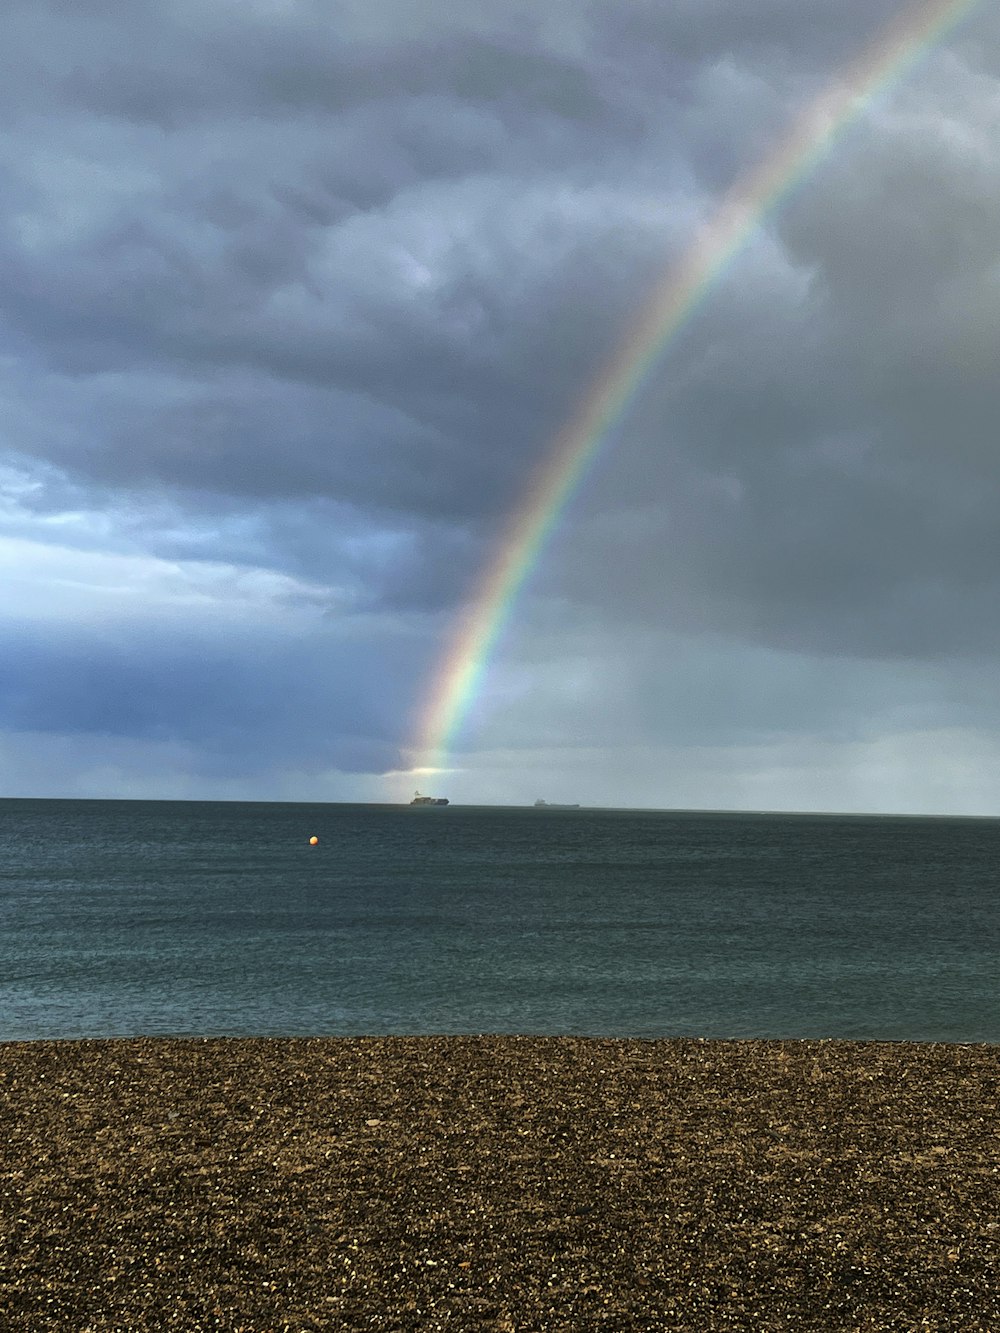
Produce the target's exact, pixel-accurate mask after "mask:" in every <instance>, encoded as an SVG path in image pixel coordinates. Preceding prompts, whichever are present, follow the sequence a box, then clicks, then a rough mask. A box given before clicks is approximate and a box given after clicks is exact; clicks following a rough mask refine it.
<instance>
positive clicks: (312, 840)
mask: <svg viewBox="0 0 1000 1333" xmlns="http://www.w3.org/2000/svg"><path fill="white" fill-rule="evenodd" d="M318 842H319V838H317V837H316V834H315V833H314V834H313V835H312V837H311V838H310V839H309V846H310V847H315V846H316V844H317V843H318Z"/></svg>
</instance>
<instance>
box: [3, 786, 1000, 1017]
mask: <svg viewBox="0 0 1000 1333" xmlns="http://www.w3.org/2000/svg"><path fill="white" fill-rule="evenodd" d="M312 834H315V835H317V836H318V837H319V839H320V842H319V845H318V846H317V847H315V848H312V847H310V846H309V844H308V839H309V837H310V835H312ZM998 866H1000V820H985V819H964V820H963V819H924V818H899V817H877V818H866V817H846V816H825V815H824V816H820V815H816V816H809V815H774V814H764V815H751V814H703V813H684V812H682V813H667V812H664V813H660V812H644V811H616V810H604V811H600V810H580V811H569V810H567V811H562V810H534V809H513V808H509V809H495V808H477V807H460V806H459V807H456V806H451V807H449V808H448V809H445V810H414V809H410V808H409V807H406V806H374V805H367V806H365V805H291V804H251V803H247V804H241V803H209V802H205V803H200V802H153V801H134V802H133V801H31V800H6V801H0V1039H3V1040H24V1039H29V1038H40V1037H48V1038H60V1037H106V1036H137V1035H154V1034H173V1035H338V1034H339V1035H356V1034H365V1033H367V1034H384V1033H400V1034H402V1033H411V1034H412V1033H476V1032H519V1033H538V1034H559V1033H562V1034H577V1035H609V1036H636V1037H662V1036H691V1035H696V1036H705V1037H850V1038H871V1039H876V1038H877V1039H902V1040H919V1041H986V1042H1000V889H998V883H997V879H998V874H997V872H998Z"/></svg>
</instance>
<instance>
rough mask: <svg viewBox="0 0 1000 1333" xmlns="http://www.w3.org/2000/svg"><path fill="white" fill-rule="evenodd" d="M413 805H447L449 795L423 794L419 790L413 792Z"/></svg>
mask: <svg viewBox="0 0 1000 1333" xmlns="http://www.w3.org/2000/svg"><path fill="white" fill-rule="evenodd" d="M410 804H411V805H447V804H448V798H447V796H421V795H420V793H419V792H418V791H415V792H414V793H413V800H412V801H411V802H410Z"/></svg>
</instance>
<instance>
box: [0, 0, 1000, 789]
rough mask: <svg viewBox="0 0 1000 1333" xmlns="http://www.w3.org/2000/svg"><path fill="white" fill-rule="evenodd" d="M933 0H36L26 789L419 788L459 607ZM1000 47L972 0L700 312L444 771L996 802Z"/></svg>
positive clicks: (11, 710) (6, 490) (28, 149)
mask: <svg viewBox="0 0 1000 1333" xmlns="http://www.w3.org/2000/svg"><path fill="white" fill-rule="evenodd" d="M918 8H919V7H918V6H915V5H903V4H900V3H898V2H896V0H892V2H890V0H878V3H872V0H867V2H866V3H864V4H862V3H860V0H858V3H854V0H851V2H850V3H846V4H842V5H839V6H836V7H835V9H831V7H830V6H828V5H825V4H820V3H819V2H818V0H794V3H793V0H753V2H752V3H749V4H748V3H745V0H713V2H712V3H704V0H699V2H698V3H680V4H672V5H669V6H664V5H662V4H658V3H652V2H651V0H650V3H646V2H645V0H637V3H634V4H629V5H627V6H625V7H622V6H621V5H617V4H614V3H611V0H589V2H588V3H585V4H581V3H578V2H577V0H573V2H572V3H571V2H570V0H554V2H553V3H549V4H546V5H544V6H538V5H536V4H534V3H528V0H494V2H491V3H477V2H476V0H472V2H471V3H469V4H465V5H462V6H455V5H453V4H450V3H449V4H445V3H443V0H442V2H441V3H438V2H437V0H376V2H375V3H373V4H367V5H363V4H360V3H348V2H347V0H345V2H344V3H338V4H334V5H325V4H324V5H320V4H319V3H308V2H307V0H259V2H257V3H241V4H236V3H231V2H230V0H199V3H193V2H184V0H164V2H163V3H156V4H154V3H152V2H151V0H150V2H148V3H147V0H136V3H133V4H130V5H128V6H126V7H124V8H123V7H122V6H120V5H111V4H109V3H103V2H102V0H86V2H81V0H74V2H73V3H70V2H69V0H65V2H64V3H55V2H54V0H49V3H42V4H37V3H32V4H28V3H13V4H11V5H10V6H9V7H8V18H9V22H8V39H7V41H6V42H5V44H4V49H3V51H2V53H0V65H2V67H3V69H2V72H3V78H2V79H0V117H2V133H0V147H2V155H0V186H2V197H3V202H4V207H3V210H2V215H0V357H2V359H3V367H4V372H5V373H4V376H3V381H2V407H3V419H4V421H5V423H6V429H5V431H4V455H3V458H2V460H0V462H2V467H0V571H2V575H3V579H4V586H5V589H6V594H7V595H6V597H5V599H4V604H3V608H2V609H3V619H2V622H0V623H2V629H3V635H4V641H5V645H6V646H5V650H4V654H3V661H2V663H0V730H2V731H3V733H4V735H5V740H4V744H3V746H2V747H0V754H2V755H3V756H4V761H3V762H4V768H5V781H6V786H7V788H8V789H9V790H10V791H11V793H12V794H51V795H59V794H73V793H75V792H84V793H86V794H89V795H102V794H106V795H129V794H138V795H157V794H162V795H175V794H179V793H180V794H192V795H199V796H205V795H212V794H232V795H241V796H261V797H267V796H271V795H281V796H287V795H290V796H292V797H294V798H309V797H315V798H316V799H323V798H325V797H329V798H331V799H398V798H399V797H400V796H401V795H404V794H406V793H407V792H408V791H409V790H410V789H411V788H412V786H413V785H415V780H414V775H413V774H411V773H410V772H409V766H410V765H411V764H412V762H413V760H414V755H413V753H412V750H411V746H412V742H413V737H414V735H415V732H416V727H417V721H418V719H419V716H420V713H421V710H422V709H423V708H424V706H425V701H426V699H427V697H428V693H429V691H430V689H431V686H432V681H433V677H434V673H435V670H436V663H437V662H438V661H439V660H440V658H441V654H442V653H443V651H444V648H445V645H446V643H447V642H448V639H449V635H450V633H451V632H452V630H453V626H454V624H455V618H456V616H457V615H458V614H459V613H460V611H461V609H462V607H463V606H464V605H465V604H466V602H467V600H468V598H469V597H470V596H471V594H472V592H473V590H474V588H475V587H476V586H477V582H478V580H479V578H480V577H481V575H482V571H483V569H484V568H485V567H486V566H487V565H488V563H489V561H490V560H491V558H493V557H494V556H495V553H496V551H497V547H498V543H499V542H501V541H502V539H503V533H504V531H505V527H506V524H507V521H508V519H509V515H510V514H511V513H512V511H514V510H515V509H516V508H517V507H518V506H520V505H521V504H523V502H524V498H525V496H526V494H527V492H528V490H529V489H530V487H531V485H532V477H533V475H534V473H535V470H536V469H537V468H538V467H539V466H540V464H541V463H542V461H543V460H544V459H545V457H546V454H547V451H548V450H549V449H550V448H551V445H552V442H553V439H554V438H555V436H556V434H557V432H558V430H559V429H560V427H561V426H562V424H563V423H564V422H565V421H566V419H567V418H568V417H569V416H570V414H571V413H572V411H573V410H574V408H575V407H576V406H577V405H578V404H579V403H580V402H581V401H582V399H583V398H584V396H585V395H586V393H587V391H588V389H589V387H590V386H591V385H592V384H593V382H594V381H595V379H596V378H597V377H598V376H599V375H600V373H601V371H602V367H604V366H605V365H606V364H607V362H608V360H609V358H610V357H611V356H613V355H614V354H615V352H616V351H617V349H618V348H619V347H620V346H621V345H622V342H623V340H624V339H626V338H627V337H628V336H629V334H630V330H631V329H632V328H633V326H634V321H635V319H636V317H637V314H638V312H639V310H640V309H641V307H642V303H643V300H644V298H645V296H646V295H647V293H648V291H649V289H650V286H651V284H653V283H654V282H657V281H659V280H660V279H662V277H663V275H664V274H665V273H666V272H668V271H669V268H670V265H671V264H672V263H674V262H676V261H677V260H678V259H679V258H680V257H681V256H683V255H684V253H685V251H686V249H687V247H688V246H689V245H690V244H691V242H692V240H693V239H694V237H695V236H696V235H697V234H698V230H699V228H700V227H702V226H703V225H704V224H705V222H706V220H708V219H710V218H711V216H712V213H713V210H714V209H715V208H716V207H717V206H718V203H719V201H720V199H721V198H722V197H723V195H724V194H725V192H726V191H728V190H729V189H731V188H732V187H733V185H734V183H735V182H738V181H739V179H740V178H741V176H742V175H743V174H744V173H746V172H748V171H750V170H752V169H753V167H754V166H755V165H756V164H757V163H759V162H760V161H762V160H764V159H765V158H766V156H767V154H768V153H769V152H770V151H772V150H773V149H774V147H775V145H776V144H777V143H778V142H779V141H780V139H781V137H782V135H783V134H785V133H786V132H787V129H788V127H789V125H791V124H792V123H793V122H794V119H795V117H796V115H797V114H799V113H800V112H801V110H802V109H803V108H804V107H805V106H807V105H808V104H809V102H810V99H811V98H813V97H815V96H816V95H817V93H818V92H819V91H820V90H821V89H823V88H824V87H826V86H827V85H828V84H829V82H830V81H831V80H833V79H834V78H836V77H837V75H838V71H839V70H841V69H842V68H843V67H844V66H845V64H846V63H847V62H848V61H850V60H851V59H853V58H854V57H855V56H856V55H857V54H858V52H859V51H861V50H863V49H864V47H865V45H866V43H868V42H870V41H871V40H872V39H873V38H874V36H875V35H876V34H877V33H878V32H879V31H880V30H881V28H882V27H883V25H884V24H885V23H887V22H889V21H890V20H894V19H895V20H897V21H898V20H900V19H901V17H902V16H904V15H905V13H906V12H907V11H912V12H913V13H914V14H917V12H918ZM998 56H1000V22H998V20H997V18H996V16H995V15H993V14H992V13H988V12H987V11H986V10H985V8H983V9H979V8H974V9H973V11H972V12H971V13H970V15H969V17H968V18H967V20H966V21H965V22H964V23H963V24H962V25H960V26H959V27H957V28H956V29H955V30H954V31H953V32H952V33H950V34H949V35H948V36H947V37H946V39H945V40H944V41H943V42H942V43H940V44H939V45H938V46H937V48H936V49H934V50H932V51H928V52H926V53H925V54H924V56H923V58H922V59H921V60H920V61H919V62H918V63H917V64H916V65H915V66H913V67H912V68H911V69H910V70H909V71H908V72H907V73H905V75H903V76H902V77H899V78H897V79H894V80H890V81H889V83H888V85H887V86H886V87H885V88H883V89H882V90H880V91H879V92H878V94H877V95H876V96H874V97H873V98H872V99H871V100H870V102H869V103H868V104H867V105H866V106H865V108H864V109H863V111H862V112H861V114H860V115H859V116H858V117H857V118H856V119H855V120H854V122H853V124H852V125H851V126H849V127H848V128H847V129H846V130H845V131H844V132H843V133H842V134H841V135H839V136H838V137H837V139H836V141H835V142H834V143H833V144H832V145H831V147H830V149H829V151H828V152H827V153H826V154H825V155H824V157H823V159H822V160H821V161H820V162H818V163H817V164H816V165H815V167H814V168H813V169H812V170H811V171H810V172H809V173H807V174H806V175H805V176H804V177H803V179H802V180H801V181H800V182H799V183H798V184H797V185H796V187H795V188H794V189H793V190H792V191H791V193H790V194H789V196H788V197H787V198H786V199H784V200H783V202H782V203H781V205H780V206H779V207H778V208H776V209H773V210H772V211H771V212H770V213H769V214H768V215H767V216H766V217H764V218H763V219H762V221H761V225H760V227H759V228H758V230H757V231H756V233H755V234H754V236H752V237H751V238H750V239H749V241H748V243H747V244H746V245H745V246H744V247H743V248H742V250H741V251H740V252H739V254H737V255H736V256H735V257H734V258H733V260H732V262H731V263H730V264H729V265H728V266H727V267H726V270H725V272H724V273H723V274H722V275H721V276H720V278H719V280H718V281H717V282H716V283H715V284H714V285H713V288H712V290H711V292H709V293H708V294H707V295H706V297H705V299H704V300H703V301H702V302H701V303H700V304H699V306H698V309H697V310H696V311H695V312H694V314H693V315H692V317H691V318H690V319H688V320H687V321H686V323H685V325H684V327H683V328H682V329H681V330H680V332H679V334H678V335H677V336H676V337H675V338H674V339H673V340H672V341H671V344H670V346H669V347H667V348H666V349H665V350H664V354H663V356H662V357H661V358H660V359H659V361H658V362H657V363H656V365H655V366H654V367H653V369H652V371H651V373H650V374H649V376H647V378H646V379H645V381H644V383H643V387H642V390H641V392H640V393H638V394H637V395H636V396H635V397H634V398H633V400H632V401H631V402H630V403H629V404H628V405H627V408H626V410H625V411H624V412H623V414H622V416H621V417H620V419H619V420H617V421H616V422H615V423H614V424H613V427H612V429H611V430H610V432H609V435H608V438H607V441H606V443H605V445H604V448H603V452H602V454H601V457H600V459H599V462H598V466H597V467H596V469H595V470H594V473H593V475H592V476H591V477H590V479H589V480H588V482H587V484H586V486H585V487H584V489H583V490H582V491H581V492H580V493H579V494H578V495H577V496H576V497H575V498H574V500H573V502H572V504H571V506H570V507H569V509H568V511H567V513H566V515H565V517H564V520H563V522H562V523H561V525H560V527H559V530H558V531H557V533H556V535H555V537H554V539H553V541H552V542H551V543H550V544H549V546H548V547H547V549H546V551H545V553H544V556H543V559H542V561H541V563H540V565H539V567H538V569H537V570H536V571H535V572H534V575H533V577H532V579H531V580H530V582H529V584H528V586H527V588H526V590H525V592H524V594H523V595H522V597H521V599H520V601H519V603H518V607H517V610H516V613H515V616H514V618H513V620H512V623H511V626H510V629H509V631H508V633H507V634H506V636H505V638H504V640H503V641H502V643H501V645H500V648H499V650H498V651H497V653H496V654H495V656H494V659H493V662H492V666H491V669H490V670H489V672H488V673H487V675H486V677H485V680H484V685H483V689H482V691H481V694H480V696H479V698H478V699H477V701H476V702H475V705H474V707H473V708H472V710H471V712H470V715H469V717H468V719H467V721H466V724H465V726H464V728H463V730H462V732H461V736H460V740H459V747H458V752H457V753H456V755H455V758H454V765H455V767H454V771H453V772H450V773H448V774H442V775H440V776H439V777H438V778H436V779H435V781H436V782H437V783H438V784H442V785H443V786H444V787H445V788H446V789H447V792H448V794H449V795H451V797H452V799H457V800H469V801H474V800H484V801H493V800H496V801H515V802H516V801H522V800H530V799H533V798H534V797H535V796H537V795H546V796H550V795H551V798H552V799H556V800H558V799H573V800H581V801H584V802H587V803H609V804H640V805H706V804H707V805H720V806H725V805H747V804H750V805H761V804H762V805H778V806H786V807H803V808H860V809H879V808H893V809H949V810H956V811H963V810H968V811H985V810H990V809H992V808H994V806H995V804H996V801H997V800H1000V781H994V780H992V779H990V778H989V777H988V776H987V770H988V769H989V768H991V767H992V769H994V770H995V767H996V766H995V764H994V763H993V762H992V759H991V758H989V757H990V756H992V755H993V754H994V752H995V749H996V747H997V743H998V735H1000V732H998V725H1000V718H998V716H997V709H996V705H995V701H994V699H993V691H992V688H991V684H990V682H991V681H992V677H993V674H994V672H995V668H996V665H997V657H998V654H1000V615H998V612H997V607H998V605H1000V535H998V534H1000V529H998V525H997V522H996V513H997V509H998V499H1000V496H998V479H1000V472H998V467H997V463H996V429H997V427H996V423H997V421H998V420H1000V377H998V375H997V356H998V351H997V349H998V347H1000V279H998V273H1000V268H998V255H1000V208H998V202H1000V134H998V129H1000V125H998V117H1000V112H998V107H1000V97H998V92H1000V82H998V80H1000V62H998ZM29 753H30V755H31V756H32V758H31V760H30V762H28V761H27V760H26V758H25V756H26V755H28V754H29ZM102 756H104V758H102ZM887 756H890V757H889V758H887ZM935 756H936V757H937V759H936V762H937V767H936V769H935V772H933V773H931V772H930V771H929V768H928V766H929V765H930V766H933V761H934V757H935ZM945 774H946V775H947V777H945V776H943V775H945ZM880 775H881V776H880Z"/></svg>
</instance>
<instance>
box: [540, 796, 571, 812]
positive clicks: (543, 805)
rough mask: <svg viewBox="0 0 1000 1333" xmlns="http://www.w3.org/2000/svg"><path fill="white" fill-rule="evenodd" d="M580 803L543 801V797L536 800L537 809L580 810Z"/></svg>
mask: <svg viewBox="0 0 1000 1333" xmlns="http://www.w3.org/2000/svg"><path fill="white" fill-rule="evenodd" d="M579 808H580V807H579V805H558V804H557V803H556V802H554V801H543V800H542V799H541V797H539V798H538V800H537V801H536V802H535V809H536V810H579Z"/></svg>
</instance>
